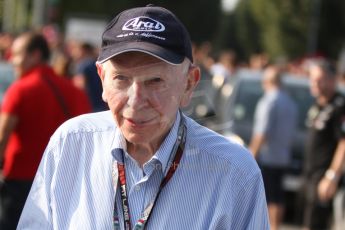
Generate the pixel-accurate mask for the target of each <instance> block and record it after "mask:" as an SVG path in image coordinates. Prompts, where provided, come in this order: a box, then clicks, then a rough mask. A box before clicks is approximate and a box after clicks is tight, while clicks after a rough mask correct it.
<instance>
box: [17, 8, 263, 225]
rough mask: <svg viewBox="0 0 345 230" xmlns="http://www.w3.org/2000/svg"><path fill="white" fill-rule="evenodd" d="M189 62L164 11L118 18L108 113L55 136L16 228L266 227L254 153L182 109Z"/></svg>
mask: <svg viewBox="0 0 345 230" xmlns="http://www.w3.org/2000/svg"><path fill="white" fill-rule="evenodd" d="M192 62H193V57H192V49H191V41H190V38H189V35H188V32H187V31H186V29H185V27H184V26H183V25H182V24H181V22H180V21H179V20H178V19H177V18H176V16H175V15H173V14H172V13H171V12H170V11H168V10H166V9H164V8H161V7H155V6H146V7H140V8H133V9H129V10H126V11H124V12H122V13H120V14H119V15H118V16H116V17H115V18H114V19H113V20H112V21H111V22H110V23H109V24H108V26H107V27H106V30H105V31H104V33H103V36H102V47H101V51H100V55H99V58H98V61H97V68H98V73H99V75H100V78H101V80H102V84H103V100H104V101H106V102H107V103H108V105H109V108H110V111H106V112H101V113H94V114H89V115H84V116H80V117H78V118H75V119H72V120H70V121H69V122H66V123H65V124H63V125H62V126H61V127H60V128H59V129H58V130H57V132H56V133H55V134H54V135H53V137H52V138H51V141H50V143H49V145H48V147H47V149H46V151H45V153H44V157H43V160H42V162H41V165H40V168H39V171H38V173H37V175H36V179H35V182H34V184H33V187H32V189H31V192H30V195H29V198H28V200H27V203H26V206H25V208H24V211H23V213H22V216H21V220H20V223H19V225H18V229H52V228H53V229H132V228H134V229H143V228H148V229H269V226H268V217H267V216H268V215H267V208H266V200H265V195H264V188H263V182H262V177H261V174H260V170H259V169H258V167H257V165H256V163H255V160H254V159H253V157H252V156H251V155H250V153H248V152H247V151H246V150H245V149H244V148H242V147H241V146H239V145H236V144H234V143H232V142H229V141H227V140H226V139H225V138H223V137H221V136H219V135H218V134H216V133H214V132H212V131H210V130H208V129H206V128H204V127H202V126H199V125H198V124H197V123H196V122H194V121H192V120H191V119H190V118H188V117H186V116H185V115H184V114H183V113H181V112H180V110H179V108H180V107H183V106H185V105H187V104H188V103H189V100H190V98H191V95H192V91H193V89H194V88H195V86H196V84H197V83H198V81H199V78H200V76H199V69H198V68H197V67H196V66H194V65H193V64H192ZM114 121H115V122H114Z"/></svg>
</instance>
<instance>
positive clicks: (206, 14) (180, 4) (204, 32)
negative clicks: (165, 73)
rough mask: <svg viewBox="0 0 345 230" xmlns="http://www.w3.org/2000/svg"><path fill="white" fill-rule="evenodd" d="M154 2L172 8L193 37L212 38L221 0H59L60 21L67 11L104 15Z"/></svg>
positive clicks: (74, 13) (198, 39) (67, 13)
mask: <svg viewBox="0 0 345 230" xmlns="http://www.w3.org/2000/svg"><path fill="white" fill-rule="evenodd" d="M147 4H155V5H159V6H163V7H166V8H167V9H169V10H171V11H172V12H174V13H175V14H176V15H177V16H178V17H179V18H180V19H181V21H182V22H183V23H184V24H185V25H186V27H187V29H188V30H189V32H190V34H191V37H192V40H193V41H196V42H201V41H205V40H212V39H213V36H214V34H215V31H216V30H217V25H218V21H219V16H220V0H212V1H210V0H188V1H185V0H174V1H162V0H131V1H128V0H97V1H95V0H73V1H70V0H60V9H61V16H62V17H61V18H60V20H61V21H60V22H62V21H63V20H64V18H66V16H68V15H78V14H79V15H86V14H89V15H90V16H92V15H94V16H96V15H99V16H104V17H106V18H107V19H110V18H111V17H113V16H115V15H116V14H117V13H119V12H120V11H122V10H124V9H126V8H129V7H135V6H145V5H147Z"/></svg>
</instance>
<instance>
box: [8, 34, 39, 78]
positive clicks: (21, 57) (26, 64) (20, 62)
mask: <svg viewBox="0 0 345 230" xmlns="http://www.w3.org/2000/svg"><path fill="white" fill-rule="evenodd" d="M26 46H27V38H26V37H19V38H17V39H16V40H15V41H14V42H13V45H12V50H11V51H12V56H11V62H12V64H13V67H14V71H15V74H16V76H17V77H20V76H22V75H23V74H24V73H25V72H27V71H28V70H29V69H30V68H31V67H32V66H33V59H34V58H33V57H32V58H30V55H28V53H27V52H26Z"/></svg>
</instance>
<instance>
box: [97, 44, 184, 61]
mask: <svg viewBox="0 0 345 230" xmlns="http://www.w3.org/2000/svg"><path fill="white" fill-rule="evenodd" d="M133 51H134V52H142V53H146V54H149V55H151V56H154V57H156V58H158V59H161V60H162V61H165V62H167V63H169V64H172V65H178V64H181V63H182V62H183V60H184V58H185V57H184V56H181V55H178V54H176V53H174V52H172V51H170V50H167V49H164V48H162V47H160V46H158V45H155V44H152V43H148V42H139V41H135V42H129V43H125V44H123V45H121V46H120V47H117V48H113V49H111V48H107V49H104V50H102V51H101V52H100V55H99V57H98V60H97V62H98V63H104V62H106V61H108V60H109V59H111V58H113V57H115V56H117V55H119V54H122V53H126V52H133Z"/></svg>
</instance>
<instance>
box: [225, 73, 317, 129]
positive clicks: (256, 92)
mask: <svg viewBox="0 0 345 230" xmlns="http://www.w3.org/2000/svg"><path fill="white" fill-rule="evenodd" d="M283 87H284V89H285V90H286V92H287V93H288V94H289V95H290V96H291V97H292V98H293V99H294V101H295V102H296V105H297V107H298V111H299V121H298V127H299V129H300V130H304V129H305V117H306V114H307V112H308V109H309V107H310V105H311V104H312V102H313V98H312V96H311V95H310V92H309V88H308V85H307V84H306V82H302V81H301V82H300V81H297V79H296V81H293V80H292V81H285V82H284V85H283ZM236 91H237V95H235V98H234V99H233V100H234V101H233V106H234V108H232V109H231V110H232V113H233V119H234V121H235V122H243V123H247V122H250V123H252V121H253V119H254V113H255V108H256V104H257V102H258V100H259V99H260V97H261V96H262V94H263V90H262V87H261V81H260V79H259V78H253V79H250V78H248V79H242V80H241V81H239V84H238V88H237V90H236Z"/></svg>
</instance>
